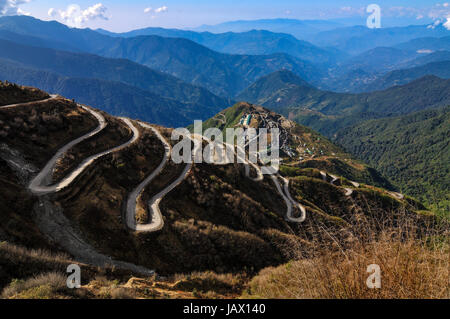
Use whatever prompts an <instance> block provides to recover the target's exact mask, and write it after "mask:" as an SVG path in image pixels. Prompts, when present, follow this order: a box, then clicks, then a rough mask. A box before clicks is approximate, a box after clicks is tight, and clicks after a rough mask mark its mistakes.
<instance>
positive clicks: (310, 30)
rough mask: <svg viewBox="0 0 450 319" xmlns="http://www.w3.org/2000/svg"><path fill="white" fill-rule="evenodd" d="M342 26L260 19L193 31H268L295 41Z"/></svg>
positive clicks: (319, 21) (331, 22)
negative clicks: (289, 36)
mask: <svg viewBox="0 0 450 319" xmlns="http://www.w3.org/2000/svg"><path fill="white" fill-rule="evenodd" d="M342 26H343V24H341V23H339V22H334V21H326V20H296V19H260V20H238V21H230V22H225V23H221V24H217V25H203V26H201V27H198V28H195V29H193V30H194V31H200V32H201V31H209V32H213V33H224V32H247V31H251V30H268V31H271V32H277V33H289V34H292V35H293V36H295V37H296V38H297V39H301V40H308V39H311V38H313V37H314V36H315V35H316V34H317V33H319V32H321V31H327V30H332V29H336V28H338V27H342Z"/></svg>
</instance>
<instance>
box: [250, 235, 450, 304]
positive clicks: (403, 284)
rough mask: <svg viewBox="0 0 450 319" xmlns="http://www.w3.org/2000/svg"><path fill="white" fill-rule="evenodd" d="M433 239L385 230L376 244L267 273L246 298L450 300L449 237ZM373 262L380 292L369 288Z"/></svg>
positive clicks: (252, 284) (334, 252) (326, 254)
mask: <svg viewBox="0 0 450 319" xmlns="http://www.w3.org/2000/svg"><path fill="white" fill-rule="evenodd" d="M399 235H401V237H399ZM405 236H406V238H405ZM399 238H402V240H399ZM431 238H433V240H431V239H430V237H428V240H424V241H422V240H419V239H417V238H414V237H413V236H409V235H408V234H406V235H405V233H404V232H402V233H401V234H400V233H399V231H384V232H383V233H382V235H381V236H379V237H377V239H374V240H372V241H369V242H365V243H364V242H358V241H357V242H356V244H355V245H354V247H353V248H351V249H345V250H344V249H342V250H332V249H329V250H323V251H321V252H320V254H319V255H318V256H316V257H314V258H310V259H302V260H297V261H291V262H290V263H288V264H286V265H284V266H280V267H276V268H267V269H264V270H263V271H261V273H260V274H259V275H258V276H256V277H255V278H254V279H253V280H252V281H251V282H250V284H249V287H248V289H247V292H246V293H245V294H244V297H247V298H264V299H273V298H290V299H303V298H307V299H312V298H314V299H316V298H321V299H348V298H353V299H377V298H389V299H390V298H392V299H416V298H440V299H441V298H449V297H450V295H449V269H450V268H449V246H448V238H447V237H445V236H444V237H431ZM371 264H377V265H379V266H380V268H381V288H380V289H370V288H368V287H367V284H366V281H367V278H368V277H369V275H370V273H367V267H368V266H369V265H371Z"/></svg>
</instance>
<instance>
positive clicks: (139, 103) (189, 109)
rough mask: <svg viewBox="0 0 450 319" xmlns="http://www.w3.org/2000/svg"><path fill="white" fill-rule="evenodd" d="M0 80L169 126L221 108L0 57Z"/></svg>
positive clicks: (203, 116)
mask: <svg viewBox="0 0 450 319" xmlns="http://www.w3.org/2000/svg"><path fill="white" fill-rule="evenodd" d="M0 79H1V80H8V81H9V82H13V83H19V84H22V85H27V86H33V87H38V88H41V89H42V90H45V91H48V92H51V93H55V94H60V95H62V96H65V97H67V98H71V99H75V100H76V101H77V102H80V103H83V104H86V105H91V106H94V107H96V108H99V109H102V110H104V111H106V112H108V113H111V114H114V115H116V116H126V117H131V118H136V119H140V120H144V121H148V122H151V123H155V124H160V125H167V126H170V127H183V126H187V125H189V124H191V123H192V121H193V120H196V119H208V118H209V117H210V116H211V115H214V114H216V113H217V112H218V111H220V110H222V108H223V106H214V105H201V104H195V103H183V102H180V101H176V100H174V99H170V98H165V97H162V96H160V95H157V94H154V93H151V92H149V91H146V90H143V89H140V88H138V87H135V86H131V85H127V84H125V83H123V82H115V81H107V80H102V79H94V78H78V77H66V76H62V75H60V74H57V73H53V72H49V71H44V70H38V69H33V68H30V67H26V66H24V65H23V64H20V63H17V62H14V61H11V60H6V59H1V58H0Z"/></svg>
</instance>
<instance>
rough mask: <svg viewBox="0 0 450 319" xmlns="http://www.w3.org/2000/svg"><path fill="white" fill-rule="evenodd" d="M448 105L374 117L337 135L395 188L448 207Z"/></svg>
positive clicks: (348, 147) (445, 211) (449, 197)
mask: <svg viewBox="0 0 450 319" xmlns="http://www.w3.org/2000/svg"><path fill="white" fill-rule="evenodd" d="M449 140H450V106H447V107H444V108H440V109H436V110H426V111H422V112H418V113H413V114H409V115H404V116H400V117H394V118H389V119H378V120H372V121H368V122H365V123H363V124H361V125H358V126H356V127H352V128H347V129H344V130H342V131H340V132H338V134H337V136H336V141H337V142H338V143H339V144H340V145H342V146H343V147H344V148H345V149H347V150H348V151H349V152H351V153H352V154H355V155H356V156H357V157H358V158H360V159H362V160H364V161H365V162H367V163H369V164H370V165H372V166H374V167H375V168H376V169H377V170H379V171H380V172H381V173H383V174H384V175H385V176H387V177H389V178H390V180H392V181H393V182H394V183H395V184H396V185H397V186H398V187H400V189H401V190H402V191H403V192H405V193H407V194H410V195H412V196H415V197H416V198H419V199H420V200H422V201H424V202H426V203H429V204H432V205H433V206H434V207H435V208H438V209H439V210H441V211H442V212H444V213H445V214H447V216H448V214H449V211H450V206H449V204H450V192H449V189H450V146H449Z"/></svg>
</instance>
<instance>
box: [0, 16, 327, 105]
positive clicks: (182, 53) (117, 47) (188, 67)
mask: <svg viewBox="0 0 450 319" xmlns="http://www.w3.org/2000/svg"><path fill="white" fill-rule="evenodd" d="M0 30H6V31H10V32H15V33H18V34H20V35H27V36H33V37H38V38H41V39H44V40H52V41H57V42H60V43H64V44H67V45H71V46H75V47H76V48H78V49H79V50H81V51H84V52H88V53H93V54H98V55H101V56H105V57H110V58H123V59H128V60H132V61H134V62H137V63H140V64H143V65H146V66H148V67H151V68H152V69H155V70H159V71H162V72H165V73H169V74H171V75H173V76H175V77H178V78H180V79H181V80H183V81H185V82H188V83H191V84H194V85H199V86H203V87H205V88H207V89H209V90H210V91H211V92H213V93H215V94H216V95H221V96H228V97H229V96H234V95H236V94H237V93H238V92H240V91H241V90H243V89H244V88H245V87H247V86H248V85H250V84H251V83H252V82H254V81H255V80H256V79H257V78H259V77H261V76H264V75H266V74H269V73H271V72H274V71H277V70H280V69H288V70H291V71H293V72H295V73H297V74H298V75H300V76H302V77H304V78H305V79H308V80H312V79H314V78H319V77H320V71H319V70H317V69H316V68H315V67H314V66H313V65H312V64H310V63H308V62H305V61H303V60H301V59H298V58H295V57H292V56H290V55H287V54H272V55H264V56H261V55H231V54H224V53H218V52H216V51H213V50H211V49H208V48H206V47H204V46H202V45H199V44H197V43H195V42H193V41H190V40H187V39H181V38H163V37H159V36H140V37H135V38H114V37H110V36H106V35H103V34H100V33H97V32H95V31H92V30H89V29H71V28H68V27H67V26H64V25H62V24H59V23H57V22H45V21H41V20H37V19H34V18H32V17H23V16H19V17H2V18H0ZM133 85H134V84H133Z"/></svg>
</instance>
